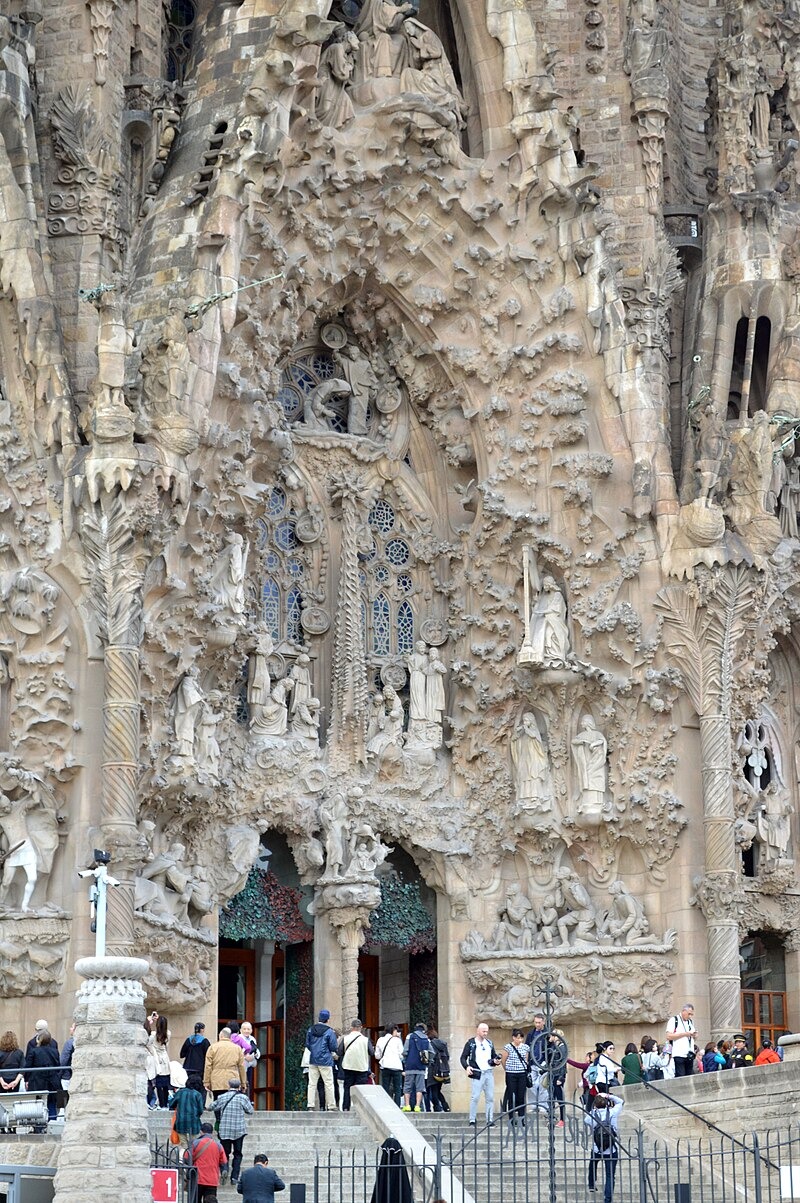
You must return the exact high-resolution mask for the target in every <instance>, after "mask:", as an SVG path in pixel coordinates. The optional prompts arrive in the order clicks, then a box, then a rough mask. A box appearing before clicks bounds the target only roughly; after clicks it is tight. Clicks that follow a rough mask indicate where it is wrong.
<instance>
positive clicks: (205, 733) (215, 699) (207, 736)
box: [196, 693, 223, 777]
mask: <svg viewBox="0 0 800 1203" xmlns="http://www.w3.org/2000/svg"><path fill="white" fill-rule="evenodd" d="M221 700H222V697H221V695H220V694H219V693H214V694H212V695H211V696H210V698H209V699H208V701H206V702H204V703H203V706H202V708H201V711H200V722H199V724H198V727H197V753H196V763H197V767H198V769H199V770H200V772H201V773H206V774H208V776H209V777H218V776H219V760H220V747H219V740H218V739H217V726H218V724H219V723H220V722H221V720H222V718H223V715H222V713H221V712H220V713H216V712H215V711H214V709H213V706H214V705H219V703H220V702H221Z"/></svg>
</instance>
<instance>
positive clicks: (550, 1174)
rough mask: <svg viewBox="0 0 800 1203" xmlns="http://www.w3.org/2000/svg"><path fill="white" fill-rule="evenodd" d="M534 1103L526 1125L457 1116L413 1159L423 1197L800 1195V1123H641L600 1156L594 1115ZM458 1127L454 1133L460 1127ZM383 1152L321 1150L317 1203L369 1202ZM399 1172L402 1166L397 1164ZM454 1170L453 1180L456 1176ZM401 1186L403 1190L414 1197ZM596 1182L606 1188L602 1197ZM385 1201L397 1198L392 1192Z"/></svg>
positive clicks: (769, 1200)
mask: <svg viewBox="0 0 800 1203" xmlns="http://www.w3.org/2000/svg"><path fill="white" fill-rule="evenodd" d="M558 1120H559V1111H558V1110H557V1109H555V1108H554V1109H553V1110H552V1111H550V1112H547V1111H536V1110H530V1109H529V1110H528V1112H527V1115H526V1122H525V1124H524V1126H523V1125H522V1123H521V1122H520V1121H519V1120H517V1121H516V1123H512V1121H511V1120H510V1118H509V1117H508V1116H507V1115H503V1116H502V1117H498V1119H497V1122H496V1123H495V1124H494V1125H493V1126H492V1127H488V1126H486V1127H482V1128H477V1129H475V1128H469V1129H466V1120H465V1130H464V1131H463V1132H462V1131H460V1130H459V1131H457V1132H455V1131H454V1130H453V1127H452V1124H453V1121H452V1120H451V1121H449V1122H448V1124H447V1126H446V1127H443V1128H442V1129H441V1130H440V1131H439V1133H438V1135H437V1136H436V1137H435V1138H434V1139H433V1140H431V1141H430V1142H429V1143H430V1146H431V1147H430V1151H429V1152H428V1153H426V1155H425V1156H424V1157H423V1158H422V1159H421V1160H420V1161H408V1160H407V1161H406V1170H405V1172H406V1173H407V1174H408V1178H409V1181H410V1183H411V1187H412V1192H413V1199H414V1201H415V1203H434V1201H435V1200H440V1199H441V1200H444V1203H465V1200H466V1198H467V1197H471V1199H472V1200H474V1203H579V1201H580V1203H585V1201H586V1200H587V1199H589V1200H591V1199H592V1198H596V1199H597V1200H598V1203H599V1201H600V1200H601V1199H603V1197H604V1196H606V1197H607V1192H606V1179H607V1177H609V1178H611V1180H612V1183H613V1200H614V1203H783V1201H785V1200H790V1199H798V1200H800V1127H793V1128H789V1129H785V1130H781V1131H777V1130H776V1131H773V1132H769V1133H767V1134H766V1135H762V1136H760V1137H759V1136H758V1135H756V1134H755V1133H752V1134H749V1135H745V1136H739V1137H733V1136H725V1135H717V1134H714V1135H713V1136H711V1137H710V1138H709V1137H702V1138H697V1139H685V1138H681V1139H679V1140H674V1141H671V1140H670V1139H669V1136H668V1132H669V1116H668V1115H667V1116H665V1117H664V1121H663V1122H664V1129H665V1133H666V1134H667V1136H666V1139H664V1140H662V1139H656V1138H654V1137H653V1136H652V1135H650V1134H649V1133H648V1132H647V1131H646V1130H645V1129H644V1128H643V1127H641V1126H639V1127H638V1129H636V1130H635V1131H634V1132H632V1133H625V1132H624V1128H623V1133H622V1134H621V1135H620V1137H619V1140H618V1142H617V1145H616V1148H615V1150H614V1154H613V1155H612V1156H609V1157H605V1156H599V1155H598V1153H597V1151H596V1149H595V1146H594V1143H593V1140H592V1130H591V1127H590V1126H589V1125H587V1124H586V1123H585V1112H584V1111H583V1109H582V1108H581V1107H580V1106H576V1105H575V1104H573V1103H566V1104H565V1105H564V1120H563V1127H562V1126H560V1125H559V1122H558ZM450 1133H452V1135H451V1134H450ZM379 1160H380V1150H379V1151H378V1154H377V1155H375V1156H373V1155H372V1154H371V1153H365V1152H352V1151H351V1152H347V1153H337V1152H335V1151H333V1150H332V1151H330V1152H328V1153H327V1154H319V1155H318V1157H317V1163H316V1167H315V1174H314V1190H313V1203H369V1201H370V1199H371V1197H372V1190H373V1186H374V1184H375V1179H376V1174H377V1173H378V1172H379V1170H378V1165H379ZM391 1173H392V1174H395V1173H396V1171H394V1170H392V1171H391ZM451 1175H452V1177H451ZM395 1185H396V1197H397V1198H398V1199H402V1198H404V1197H405V1196H404V1195H403V1194H402V1192H401V1191H400V1189H399V1186H397V1184H395ZM593 1188H594V1190H595V1191H596V1194H593V1193H592V1192H593ZM391 1189H392V1188H391V1187H389V1191H390V1193H388V1194H381V1198H390V1199H391V1198H394V1194H393V1193H391Z"/></svg>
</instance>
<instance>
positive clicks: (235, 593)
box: [208, 531, 250, 615]
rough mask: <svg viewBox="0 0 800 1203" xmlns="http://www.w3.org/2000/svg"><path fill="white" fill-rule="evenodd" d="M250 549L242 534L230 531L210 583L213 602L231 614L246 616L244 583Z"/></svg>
mask: <svg viewBox="0 0 800 1203" xmlns="http://www.w3.org/2000/svg"><path fill="white" fill-rule="evenodd" d="M249 547H250V545H249V544H248V543H245V541H244V539H243V538H242V536H241V535H240V534H237V533H236V531H229V532H228V534H226V536H225V546H224V548H223V550H222V551H221V552H220V555H219V557H218V559H217V562H216V564H215V566H214V569H213V571H212V573H211V577H210V580H209V583H208V591H209V594H210V596H211V598H212V600H213V601H214V602H215V603H216V604H217V605H218V606H221V607H222V608H223V609H225V610H227V611H228V612H229V613H231V614H237V615H238V614H244V609H245V595H244V581H245V571H246V567H247V554H248V551H249Z"/></svg>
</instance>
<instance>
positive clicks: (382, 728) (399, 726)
mask: <svg viewBox="0 0 800 1203" xmlns="http://www.w3.org/2000/svg"><path fill="white" fill-rule="evenodd" d="M375 706H376V714H375V718H374V728H373V730H372V732H371V735H370V736H369V737H368V739H367V752H369V753H370V755H372V756H375V757H377V758H378V759H380V758H382V757H386V756H388V755H389V754H390V753H391V752H392V750H395V751H397V752H399V750H400V748H402V746H403V721H404V718H405V713H404V711H403V703H402V702H401V701H400V698H399V697H398V694H397V691H396V690H395V689H392V687H391V685H387V686H385V688H384V690H383V693H382V694H376V695H375Z"/></svg>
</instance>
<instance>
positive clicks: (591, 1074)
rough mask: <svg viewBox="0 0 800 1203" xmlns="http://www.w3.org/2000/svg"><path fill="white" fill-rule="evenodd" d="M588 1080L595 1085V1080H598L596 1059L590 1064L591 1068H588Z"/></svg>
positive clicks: (591, 1084)
mask: <svg viewBox="0 0 800 1203" xmlns="http://www.w3.org/2000/svg"><path fill="white" fill-rule="evenodd" d="M586 1081H587V1082H588V1083H589V1085H590V1086H594V1084H595V1082H596V1081H597V1062H596V1061H593V1062H592V1064H591V1065H590V1066H589V1068H588V1069H587V1070H586Z"/></svg>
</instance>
